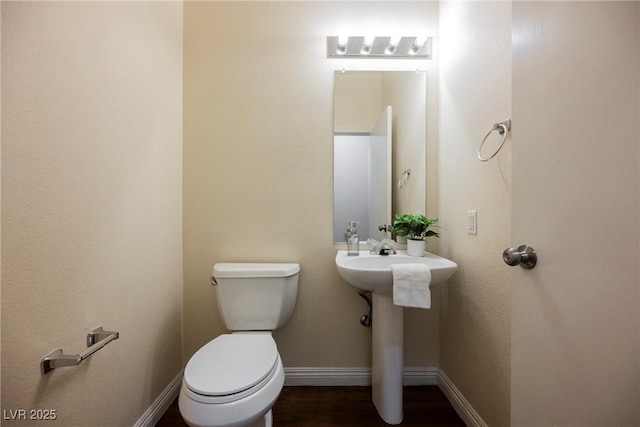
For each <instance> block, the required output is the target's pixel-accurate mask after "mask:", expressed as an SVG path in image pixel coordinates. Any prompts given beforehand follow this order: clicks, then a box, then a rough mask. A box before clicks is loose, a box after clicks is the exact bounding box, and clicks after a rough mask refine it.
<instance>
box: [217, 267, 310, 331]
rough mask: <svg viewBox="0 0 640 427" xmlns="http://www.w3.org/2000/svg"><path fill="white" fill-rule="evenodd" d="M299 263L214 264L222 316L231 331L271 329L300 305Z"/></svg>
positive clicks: (286, 319) (284, 321) (275, 327)
mask: <svg viewBox="0 0 640 427" xmlns="http://www.w3.org/2000/svg"><path fill="white" fill-rule="evenodd" d="M299 272H300V265H299V264H293V263H291V264H282V263H279V264H277V263H218V264H216V265H214V266H213V277H214V280H215V282H217V286H216V288H217V301H218V309H219V310H220V316H221V317H222V321H223V322H224V324H225V326H226V327H227V328H228V329H230V330H231V331H270V330H274V329H277V328H279V327H280V326H282V325H284V324H285V323H286V322H287V321H288V320H289V318H290V317H291V314H293V309H294V307H295V305H296V298H297V296H298V273H299Z"/></svg>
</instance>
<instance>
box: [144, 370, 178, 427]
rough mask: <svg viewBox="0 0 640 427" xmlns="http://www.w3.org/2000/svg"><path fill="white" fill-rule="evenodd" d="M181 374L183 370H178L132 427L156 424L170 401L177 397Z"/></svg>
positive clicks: (169, 404) (147, 426)
mask: <svg viewBox="0 0 640 427" xmlns="http://www.w3.org/2000/svg"><path fill="white" fill-rule="evenodd" d="M182 375H183V371H180V372H179V373H178V375H176V377H175V378H174V379H173V380H171V382H170V383H169V385H168V386H167V388H165V389H164V390H163V391H162V393H160V396H158V398H157V399H156V400H154V401H153V403H152V404H151V406H149V408H148V409H147V410H146V411H145V412H144V414H142V416H141V417H140V419H138V421H136V423H135V424H134V425H133V427H153V426H155V425H156V423H157V422H158V420H160V418H162V415H164V413H165V412H166V411H167V409H168V408H169V406H171V403H173V401H174V400H175V399H176V397H178V394H179V393H180V386H181V385H182Z"/></svg>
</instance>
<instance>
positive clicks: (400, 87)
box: [333, 71, 427, 243]
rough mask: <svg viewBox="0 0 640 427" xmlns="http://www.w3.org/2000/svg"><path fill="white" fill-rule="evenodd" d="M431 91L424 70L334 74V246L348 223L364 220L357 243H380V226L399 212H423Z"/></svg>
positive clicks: (359, 229)
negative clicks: (428, 112) (375, 241)
mask: <svg viewBox="0 0 640 427" xmlns="http://www.w3.org/2000/svg"><path fill="white" fill-rule="evenodd" d="M426 94H427V78H426V73H425V72H423V71H420V72H415V71H348V72H342V71H337V72H336V73H335V75H334V94H333V95H334V109H333V111H334V117H333V123H334V128H333V131H334V142H333V151H334V168H333V241H334V242H335V243H342V242H344V241H345V238H344V232H345V228H346V225H347V222H348V221H358V222H359V224H358V234H359V236H360V241H365V240H367V239H368V238H373V239H376V240H382V238H384V237H385V233H384V232H383V231H379V229H378V226H380V225H385V224H391V222H392V218H393V216H394V215H396V214H401V213H416V212H422V213H425V212H426V131H427V126H426V117H427V107H426V104H427V102H426V101H427V99H426V98H427V97H426ZM407 170H411V174H410V175H408V176H407V174H406V173H405V174H404V176H403V172H405V171H407ZM400 181H402V188H400V189H399V188H398V187H399V185H398V184H399V183H400ZM386 237H389V236H388V235H387V236H386Z"/></svg>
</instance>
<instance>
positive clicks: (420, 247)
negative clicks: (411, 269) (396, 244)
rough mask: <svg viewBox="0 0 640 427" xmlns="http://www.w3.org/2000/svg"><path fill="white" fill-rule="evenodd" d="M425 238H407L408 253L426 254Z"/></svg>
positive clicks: (412, 254)
mask: <svg viewBox="0 0 640 427" xmlns="http://www.w3.org/2000/svg"><path fill="white" fill-rule="evenodd" d="M425 243H426V242H425V241H424V240H411V239H407V254H408V255H410V256H424V246H425Z"/></svg>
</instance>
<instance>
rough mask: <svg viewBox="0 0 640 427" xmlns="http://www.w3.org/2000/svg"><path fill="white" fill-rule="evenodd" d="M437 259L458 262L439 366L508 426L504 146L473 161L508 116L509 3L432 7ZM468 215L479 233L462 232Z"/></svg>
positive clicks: (444, 307) (445, 295) (507, 175)
mask: <svg viewBox="0 0 640 427" xmlns="http://www.w3.org/2000/svg"><path fill="white" fill-rule="evenodd" d="M440 12H441V15H440V36H441V40H440V41H441V45H440V49H441V51H442V56H441V62H440V74H441V80H440V126H439V131H440V144H439V205H440V206H439V216H440V220H441V225H442V230H441V231H442V238H441V239H440V253H441V255H442V256H445V257H447V258H450V259H452V260H453V261H455V262H457V263H458V267H459V270H458V272H456V273H455V274H454V275H453V277H452V279H451V280H450V281H449V283H448V284H447V286H445V287H443V290H442V302H441V320H440V324H441V330H440V334H441V353H440V360H441V368H442V369H443V371H444V372H445V373H446V375H447V376H449V378H450V379H451V380H452V381H453V383H454V384H455V385H456V386H457V387H458V389H459V390H460V391H461V392H462V394H463V395H464V396H465V398H466V399H467V400H468V401H469V403H470V404H471V405H472V406H473V408H474V409H475V410H476V411H477V412H478V413H479V415H480V416H481V417H482V419H483V420H484V421H485V422H486V423H487V424H488V425H495V426H498V425H508V424H509V390H510V384H509V369H510V360H509V358H510V315H511V300H510V298H511V293H510V286H511V284H510V276H509V270H508V267H507V266H506V265H505V264H504V263H503V262H502V259H501V256H500V255H501V253H502V250H503V249H504V248H506V247H509V246H510V245H511V140H510V138H509V139H507V142H506V144H505V146H504V148H503V149H502V151H501V152H500V154H498V155H497V156H496V157H495V158H494V159H492V160H491V161H489V162H486V163H482V162H480V161H479V160H478V159H477V157H476V154H477V151H478V146H479V145H480V143H481V141H482V138H483V137H484V136H485V134H486V133H487V132H488V131H489V130H490V129H491V127H492V125H493V123H496V122H499V121H502V120H504V119H507V118H509V117H510V116H511V4H510V3H509V2H443V3H441V5H440ZM468 210H477V212H478V234H477V235H475V236H473V235H469V234H467V227H466V216H467V211H468Z"/></svg>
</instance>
